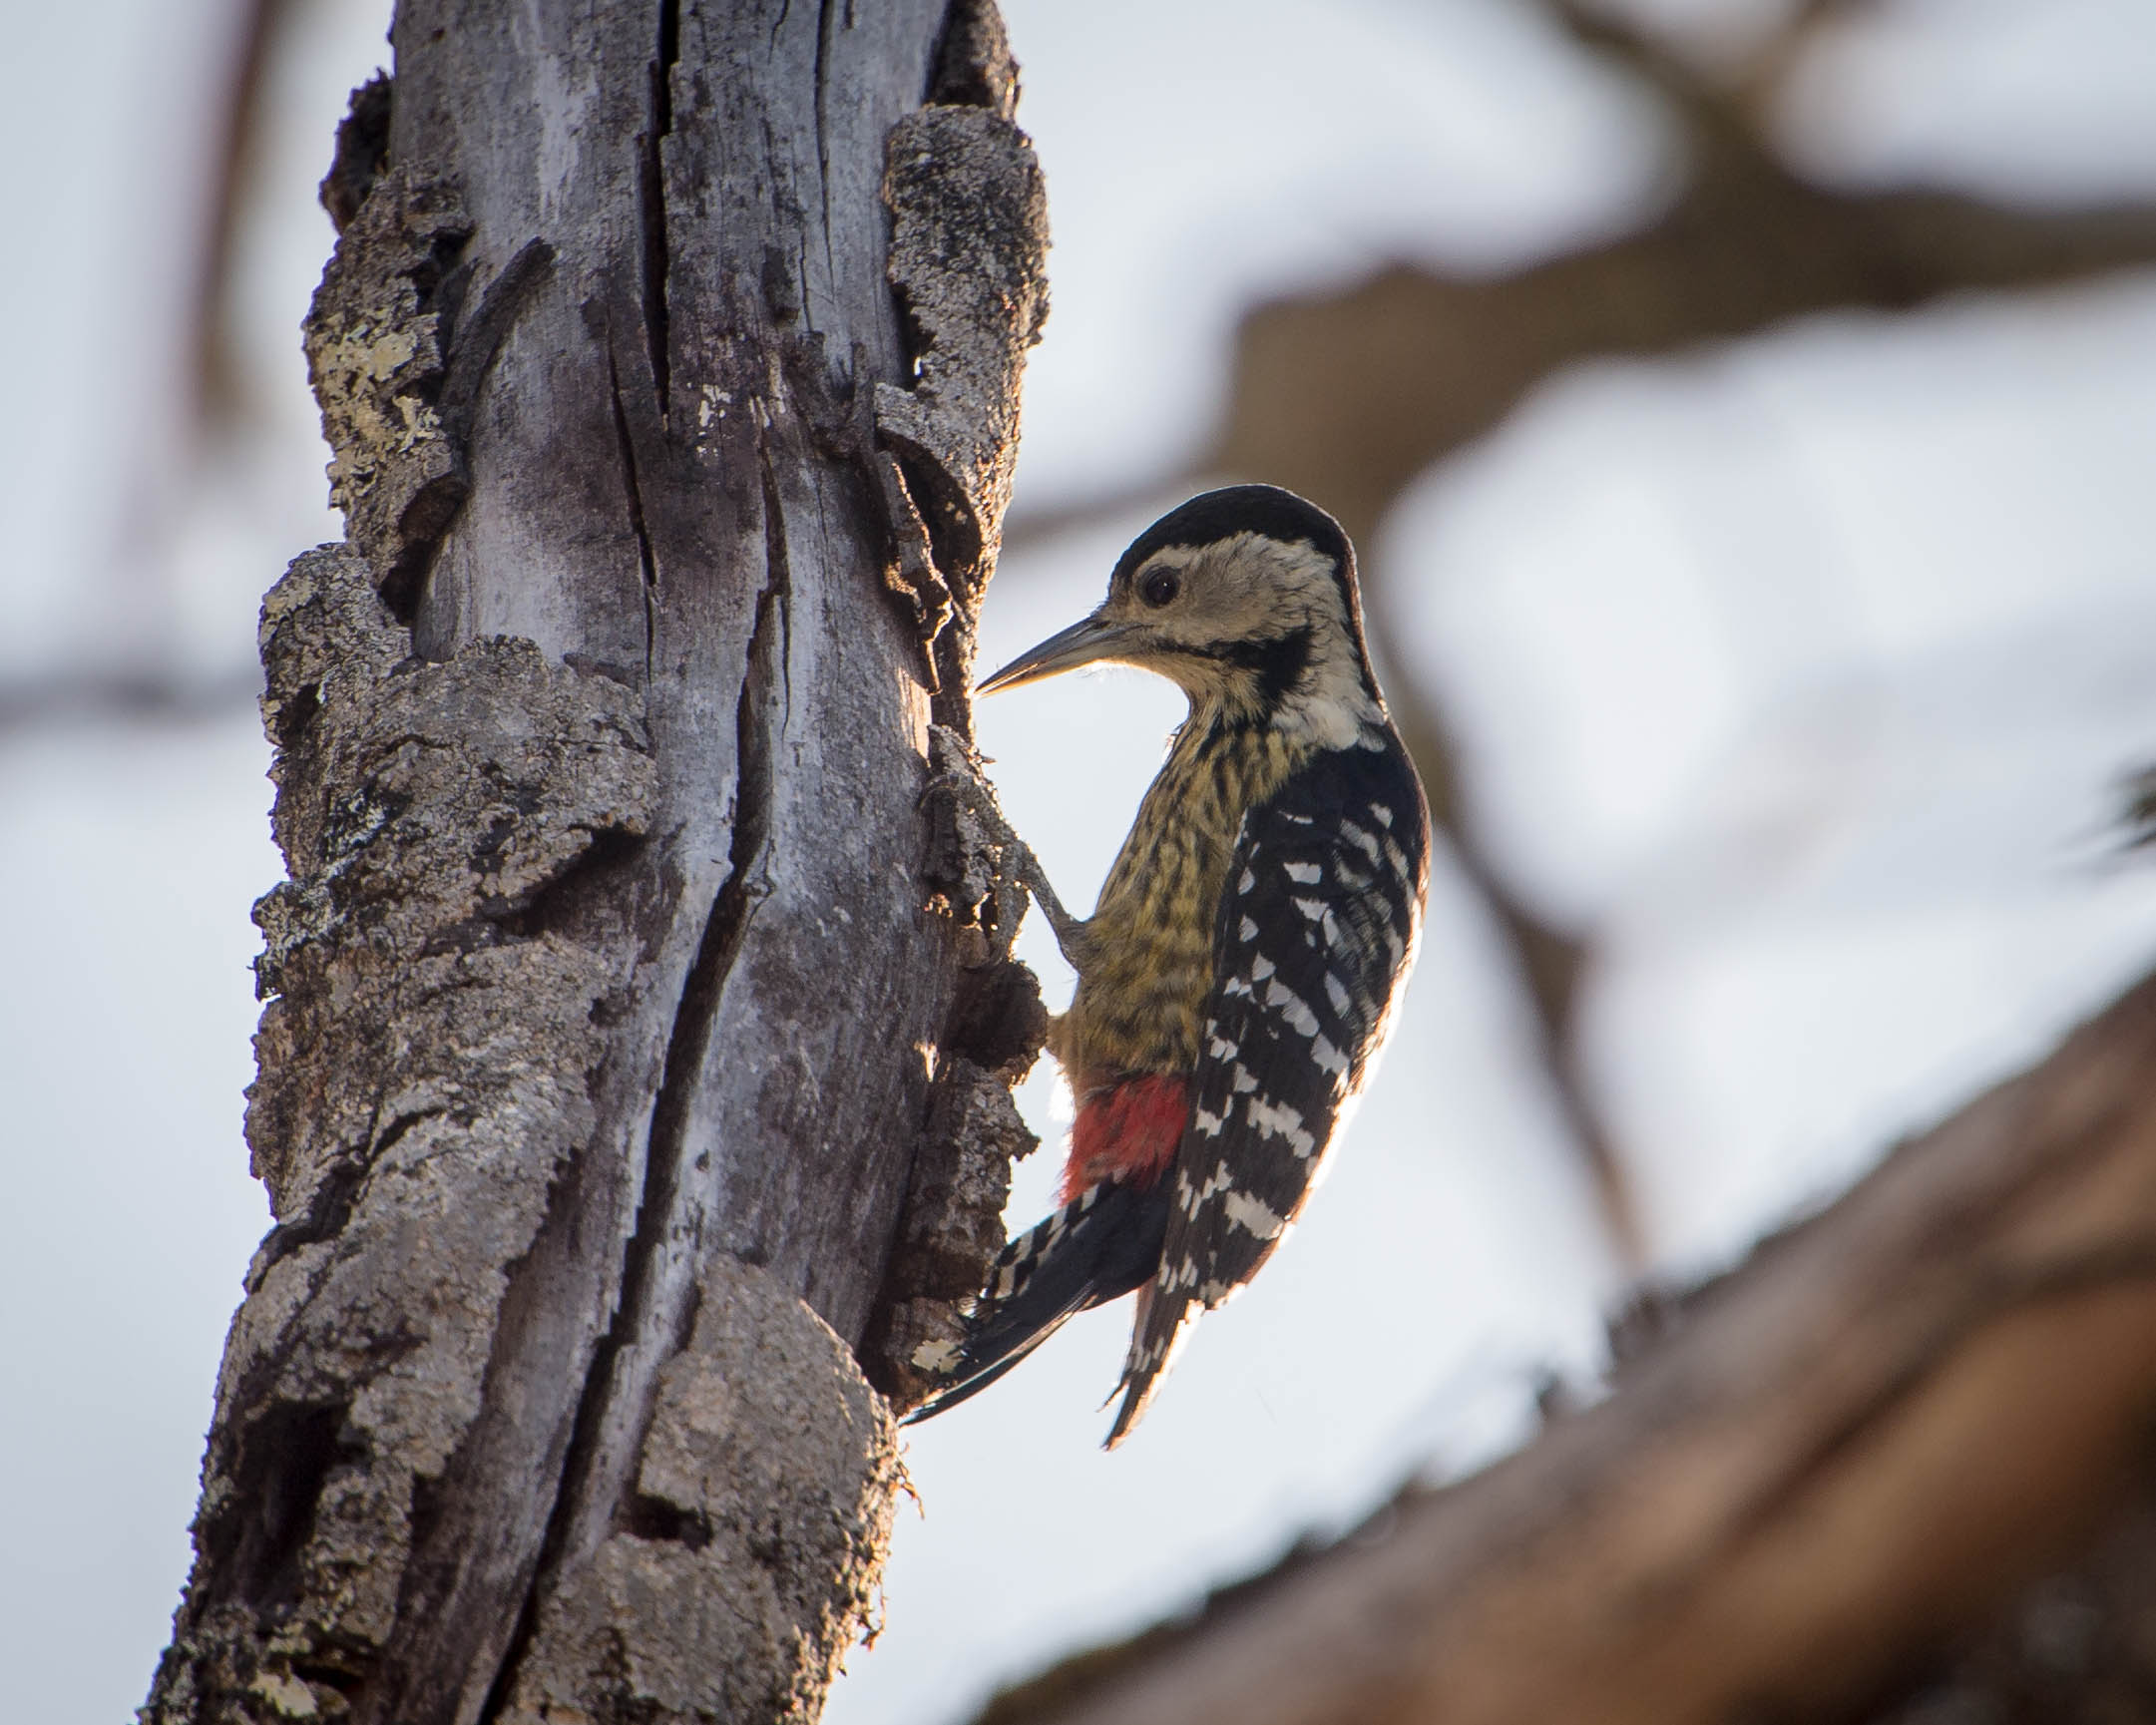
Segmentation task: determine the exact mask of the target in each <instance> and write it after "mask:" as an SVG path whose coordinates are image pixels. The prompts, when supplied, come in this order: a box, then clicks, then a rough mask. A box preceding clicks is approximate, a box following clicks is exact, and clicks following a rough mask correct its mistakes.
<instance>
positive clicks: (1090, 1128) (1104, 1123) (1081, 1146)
mask: <svg viewBox="0 0 2156 1725" xmlns="http://www.w3.org/2000/svg"><path fill="white" fill-rule="evenodd" d="M1189 1118H1190V1085H1189V1082H1188V1080H1187V1079H1184V1078H1178V1077H1173V1076H1169V1075H1163V1074H1158V1073H1152V1074H1147V1075H1146V1076H1145V1077H1143V1078H1123V1079H1120V1080H1118V1081H1116V1082H1113V1083H1106V1084H1101V1085H1098V1086H1097V1087H1095V1088H1093V1089H1090V1090H1087V1091H1086V1092H1085V1096H1084V1099H1083V1100H1081V1101H1080V1102H1079V1103H1078V1120H1077V1123H1076V1124H1074V1125H1073V1126H1072V1128H1071V1159H1070V1160H1069V1161H1068V1162H1066V1163H1065V1164H1064V1171H1063V1189H1062V1191H1061V1193H1060V1194H1059V1199H1058V1201H1059V1202H1062V1203H1067V1204H1068V1203H1069V1202H1071V1200H1072V1199H1074V1198H1076V1197H1077V1196H1078V1194H1079V1193H1080V1192H1082V1191H1084V1190H1085V1188H1086V1187H1087V1186H1090V1185H1093V1184H1095V1183H1097V1182H1098V1181H1100V1180H1104V1179H1111V1178H1112V1179H1118V1180H1122V1181H1124V1182H1126V1183H1127V1184H1130V1185H1135V1186H1149V1185H1151V1184H1152V1183H1153V1181H1155V1180H1157V1179H1158V1178H1159V1177H1160V1175H1161V1174H1162V1172H1163V1171H1164V1170H1165V1169H1166V1168H1167V1166H1168V1164H1169V1163H1170V1162H1172V1161H1174V1159H1175V1151H1176V1149H1177V1147H1178V1146H1179V1145H1180V1144H1181V1143H1182V1141H1183V1127H1184V1125H1185V1124H1186V1123H1188V1121H1189Z"/></svg>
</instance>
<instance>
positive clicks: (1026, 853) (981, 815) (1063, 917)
mask: <svg viewBox="0 0 2156 1725" xmlns="http://www.w3.org/2000/svg"><path fill="white" fill-rule="evenodd" d="M936 792H942V793H943V794H945V795H948V796H950V797H951V798H952V799H953V800H954V801H955V802H957V803H958V804H959V805H961V806H962V807H964V808H965V809H966V810H967V812H968V813H970V814H971V815H972V816H973V817H974V819H975V820H976V821H978V822H979V823H980V825H981V828H982V833H983V837H985V838H986V840H987V841H988V843H989V844H991V845H993V846H994V847H995V848H996V849H997V850H998V851H1000V852H1001V853H1002V858H1001V863H1002V866H1001V867H1000V868H999V870H998V871H997V882H996V893H997V900H998V903H997V912H998V918H997V920H998V923H999V925H1000V926H1003V927H1007V928H1009V929H1011V930H1012V931H1013V932H1014V933H1015V932H1016V931H1017V927H1018V918H1019V916H1020V915H1023V914H1024V906H1023V904H1020V905H1016V906H1013V907H1011V908H1012V909H1013V911H1014V913H1015V914H1013V915H1012V916H1011V917H1010V918H1009V919H1008V920H1006V919H1005V917H1004V915H1003V912H1004V909H1005V906H1004V903H1003V892H1004V890H1005V889H1006V888H1007V887H1013V888H1017V889H1018V890H1020V891H1021V892H1023V893H1026V894H1030V895H1031V896H1032V898H1033V901H1034V903H1036V904H1037V905H1039V906H1040V907H1041V914H1042V915H1043V916H1044V917H1046V918H1047V919H1048V924H1049V927H1050V929H1051V930H1053V931H1054V933H1055V936H1056V944H1057V945H1058V946H1059V947H1060V948H1062V950H1063V955H1064V957H1065V959H1067V960H1068V961H1070V963H1071V964H1072V966H1073V968H1074V969H1075V968H1076V967H1077V964H1078V959H1077V956H1076V955H1077V943H1078V935H1079V934H1080V932H1081V931H1082V930H1083V929H1084V926H1085V925H1084V924H1083V923H1082V922H1081V921H1080V920H1079V919H1078V918H1077V917H1074V916H1073V915H1072V914H1071V913H1070V912H1069V911H1068V910H1066V909H1065V908H1064V904H1063V900H1062V899H1060V898H1059V897H1057V895H1056V889H1055V888H1054V887H1053V886H1051V885H1050V884H1049V878H1048V871H1047V870H1046V869H1045V868H1043V867H1042V866H1041V859H1040V858H1039V857H1038V856H1036V855H1035V854H1034V849H1033V846H1031V845H1030V844H1028V843H1027V842H1026V841H1025V840H1024V839H1022V838H1020V837H1019V835H1018V832H1017V829H1016V828H1014V827H1013V826H1012V825H1011V821H1010V817H1009V816H1007V815H1006V814H1005V813H1004V812H1003V804H1002V803H1001V802H1000V801H998V799H997V796H996V787H995V786H994V785H992V784H990V783H989V781H988V778H987V776H986V775H985V774H984V773H983V772H982V771H981V766H980V761H979V757H978V756H977V755H976V754H975V752H974V750H973V748H972V747H971V746H970V745H969V744H968V743H967V741H966V739H965V738H964V737H962V736H960V735H959V734H958V732H956V731H954V730H952V729H951V728H950V727H949V726H948V725H940V724H932V725H930V726H929V778H928V782H927V783H926V784H925V785H924V786H923V787H922V790H921V796H922V799H923V800H926V799H927V798H928V797H929V796H930V795H932V794H934V793H936Z"/></svg>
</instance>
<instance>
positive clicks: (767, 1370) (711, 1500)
mask: <svg viewBox="0 0 2156 1725" xmlns="http://www.w3.org/2000/svg"><path fill="white" fill-rule="evenodd" d="M698 1287H699V1295H700V1298H699V1300H698V1304H697V1311H696V1319H695V1325H694V1329H693V1332H692V1333H691V1335H690V1337H689V1340H688V1344H687V1346H686V1347H684V1348H683V1349H682V1350H681V1351H680V1352H679V1353H678V1354H676V1355H675V1356H674V1357H673V1358H672V1359H671V1360H670V1361H668V1362H667V1364H666V1366H665V1367H664V1368H663V1370H662V1371H661V1372H660V1374H659V1383H658V1398H657V1404H656V1406H655V1408H654V1409H653V1411H652V1418H651V1427H650V1431H649V1434H648V1436H647V1438H646V1440H645V1444H644V1451H643V1458H642V1462H641V1465H640V1467H639V1470H638V1474H637V1480H636V1496H635V1498H634V1500H633V1501H632V1503H631V1506H630V1510H629V1513H628V1515H627V1516H626V1517H625V1518H624V1522H623V1524H622V1525H621V1526H620V1527H619V1528H618V1529H617V1530H616V1531H615V1532H613V1533H612V1534H611V1535H610V1536H609V1537H608V1539H607V1540H606V1542H605V1544H604V1545H603V1546H602V1547H601V1549H600V1550H599V1552H598V1553H597V1555H596V1556H595V1557H594V1558H593V1559H592V1560H591V1561H590V1562H588V1563H586V1564H584V1565H582V1566H581V1568H580V1569H579V1571H578V1573H577V1576H576V1577H575V1579H574V1581H573V1582H572V1584H571V1585H570V1586H568V1587H567V1588H565V1589H563V1590H560V1591H557V1592H556V1593H554V1594H553V1595H552V1596H551V1597H550V1598H549V1599H548V1601H547V1603H546V1605H545V1607H544V1609H543V1610H542V1611H541V1613H540V1617H539V1620H538V1624H537V1626H536V1629H535V1631H534V1634H533V1637H532V1640H531V1643H530V1645H529V1647H528V1648H527V1649H526V1650H525V1652H524V1655H523V1657H522V1658H521V1660H520V1661H519V1662H518V1669H517V1677H516V1683H515V1686H514V1688H513V1690H512V1691H511V1693H510V1696H509V1700H508V1703H507V1705H506V1707H505V1708H504V1710H503V1711H502V1712H501V1713H500V1715H499V1716H498V1717H499V1720H500V1721H501V1725H582V1722H583V1721H586V1720H589V1719H591V1718H593V1717H594V1716H595V1713H596V1715H597V1716H599V1717H602V1718H622V1719H696V1720H734V1719H739V1720H751V1719H753V1720H771V1721H798V1722H803V1725H805V1722H806V1721H810V1720H813V1719H814V1718H815V1717H816V1715H817V1713H818V1712H819V1711H820V1710H821V1707H822V1702H823V1696H824V1692H825V1690H826V1689H827V1688H828V1687H829V1685H830V1683H831V1680H832V1678H833V1677H835V1676H836V1675H837V1672H838V1666H839V1662H840V1659H841V1657H842V1655H843V1652H844V1649H845V1647H846V1645H847V1643H848V1641H849V1640H850V1639H851V1638H852V1634H853V1630H854V1626H855V1625H856V1624H857V1623H859V1622H861V1621H862V1620H863V1619H865V1618H866V1617H867V1615H868V1613H869V1610H870V1607H871V1604H872V1602H873V1601H872V1595H873V1590H874V1587H875V1582H876V1577H877V1575H878V1573H879V1571H880V1570H881V1568H882V1563H883V1550H884V1545H885V1543H886V1542H887V1541H888V1539H889V1537H890V1524H891V1507H892V1501H893V1498H894V1495H895V1493H896V1491H897V1489H898V1480H899V1467H898V1451H897V1444H896V1440H895V1436H894V1433H893V1429H892V1425H891V1417H890V1414H889V1412H888V1411H887V1410H886V1409H885V1407H884V1406H883V1403H882V1401H881V1399H880V1398H879V1397H878V1396H877V1395H876V1394H875V1392H874V1391H872V1390H871V1389H870V1388H869V1387H868V1384H867V1383H866V1382H865V1381H864V1380H863V1378H862V1376H861V1372H860V1368H859V1367H858V1366H857V1365H855V1363H854V1359H853V1355H852V1352H851V1351H850V1350H849V1349H848V1348H847V1347H846V1345H845V1344H844V1343H843V1342H841V1341H840V1340H839V1339H838V1337H837V1336H835V1335H834V1334H832V1332H831V1330H830V1328H829V1327H828V1326H827V1325H825V1324H824V1323H823V1322H822V1320H821V1319H819V1318H818V1317H817V1316H816V1315H815V1313H813V1312H811V1311H810V1310H809V1309H808V1308H807V1307H806V1306H805V1305H803V1304H802V1303H801V1302H800V1301H799V1300H797V1299H795V1298H794V1297H793V1296H792V1295H791V1294H789V1293H788V1292H786V1291H785V1290H784V1289H783V1288H780V1287H778V1286H777V1285H776V1284H775V1283H774V1282H773V1281H772V1280H771V1278H770V1277H769V1276H767V1275H766V1274H765V1273H764V1272H763V1271H761V1270H759V1269H757V1268H755V1267H754V1266H752V1265H749V1264H744V1263H742V1262H741V1261H740V1260H739V1259H738V1258H735V1257H733V1256H732V1255H731V1254H729V1253H725V1252H718V1253H714V1254H713V1255H712V1256H711V1257H710V1258H709V1259H708V1260H707V1261H706V1262H705V1265H704V1268H703V1273H702V1276H701V1278H700V1281H699V1284H698ZM780 1433H783V1434H786V1441H785V1442H774V1441H773V1436H774V1434H780ZM659 1613H670V1616H669V1618H668V1620H667V1621H666V1626H665V1632H664V1633H663V1634H649V1633H638V1632H636V1631H638V1630H639V1629H641V1628H643V1627H644V1626H647V1625H648V1624H650V1623H651V1622H652V1621H653V1619H654V1616H655V1615H656V1614H659ZM594 1673H599V1674H601V1676H600V1681H599V1682H598V1683H597V1684H595V1683H594V1680H593V1674H594Z"/></svg>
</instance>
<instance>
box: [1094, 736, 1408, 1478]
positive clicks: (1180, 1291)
mask: <svg viewBox="0 0 2156 1725" xmlns="http://www.w3.org/2000/svg"><path fill="white" fill-rule="evenodd" d="M1429 842H1430V835H1429V816H1428V814H1427V812H1426V810H1425V808H1424V804H1423V794H1422V786H1421V784H1420V783H1419V782H1418V781H1417V779H1416V777H1415V772H1414V768H1413V767H1411V766H1410V765H1409V764H1408V761H1407V757H1406V755H1405V753H1404V752H1402V751H1401V749H1400V745H1399V744H1398V742H1397V741H1392V740H1391V739H1388V746H1387V747H1386V749H1385V750H1384V751H1383V752H1379V751H1375V750H1369V749H1345V750H1338V751H1329V752H1327V753H1325V754H1322V755H1319V756H1318V757H1317V758H1316V759H1315V760H1313V761H1312V762H1311V763H1310V764H1309V765H1308V766H1306V767H1304V768H1303V769H1302V770H1301V771H1300V772H1298V773H1296V774H1295V776H1294V777H1292V778H1290V779H1289V780H1288V782H1287V784H1286V785H1284V786H1283V787H1282V788H1281V790H1280V792H1279V794H1278V795H1276V796H1275V797H1274V798H1273V799H1272V800H1271V801H1270V802H1267V803H1264V804H1262V805H1260V806H1259V807H1257V808H1254V809H1252V810H1251V811H1250V812H1249V813H1248V814H1247V815H1246V816H1245V817H1244V820H1243V828H1242V833H1241V836H1240V838H1239V839H1238V841H1237V844H1236V848H1235V857H1234V860H1233V861H1232V862H1231V863H1230V864H1229V867H1228V881H1227V889H1226V891H1225V893H1224V894H1223V895H1222V900H1221V906H1220V916H1219V922H1218V925H1217V927H1216V930H1215V935H1214V944H1213V952H1214V971H1213V991H1212V995H1211V997H1210V999H1209V1000H1208V1002H1207V1006H1206V1020H1207V1022H1206V1027H1205V1046H1204V1048H1203V1050H1202V1051H1201V1052H1200V1054H1199V1058H1198V1069H1197V1073H1196V1075H1195V1078H1193V1080H1192V1083H1191V1090H1190V1095H1191V1115H1190V1125H1189V1127H1188V1128H1187V1129H1186V1130H1185V1132H1184V1134H1183V1141H1182V1144H1181V1147H1180V1148H1179V1149H1178V1150H1177V1152H1176V1158H1175V1166H1174V1168H1173V1170H1172V1171H1171V1172H1170V1173H1169V1175H1168V1177H1167V1180H1166V1181H1165V1182H1164V1183H1165V1184H1166V1186H1167V1188H1168V1191H1169V1195H1170V1204H1169V1208H1168V1215H1167V1232H1166V1237H1165V1239H1164V1241H1163V1243H1162V1249H1161V1254H1160V1266H1159V1269H1158V1271H1157V1272H1156V1274H1155V1277H1154V1280H1153V1284H1152V1286H1151V1288H1150V1289H1149V1290H1148V1291H1147V1292H1148V1297H1147V1298H1146V1299H1144V1300H1143V1301H1142V1302H1141V1306H1140V1312H1139V1318H1138V1324H1137V1328H1136V1331H1135V1333H1134V1334H1133V1335H1132V1337H1131V1341H1130V1356H1129V1358H1128V1360H1127V1361H1126V1362H1125V1363H1124V1367H1123V1386H1124V1395H1123V1403H1122V1407H1121V1409H1120V1410H1119V1412H1118V1413H1117V1415H1116V1418H1115V1425H1114V1429H1113V1430H1112V1431H1111V1432H1110V1433H1109V1434H1108V1444H1109V1446H1110V1447H1111V1448H1112V1447H1113V1446H1114V1445H1115V1444H1116V1443H1117V1442H1118V1441H1119V1440H1120V1439H1121V1438H1122V1437H1123V1435H1124V1434H1125V1433H1126V1432H1128V1431H1129V1430H1130V1428H1131V1427H1132V1426H1133V1425H1134V1424H1136V1422H1137V1420H1138V1418H1139V1417H1140V1416H1141V1415H1142V1414H1143V1412H1144V1409H1145V1404H1146V1402H1147V1401H1148V1400H1149V1399H1150V1397H1151V1394H1152V1390H1153V1386H1154V1385H1155V1384H1156V1383H1157V1382H1158V1380H1159V1377H1160V1375H1161V1373H1162V1372H1163V1371H1164V1370H1165V1369H1166V1367H1167V1364H1168V1361H1169V1359H1170V1357H1171V1355H1172V1353H1173V1351H1174V1347H1175V1344H1176V1342H1177V1340H1178V1338H1179V1336H1180V1334H1181V1333H1182V1331H1183V1329H1184V1327H1185V1326H1186V1324H1187V1323H1188V1321H1189V1320H1190V1319H1191V1318H1193V1317H1195V1316H1196V1313H1197V1311H1198V1310H1199V1309H1202V1308H1203V1307H1208V1306H1217V1305H1218V1304H1219V1303H1220V1302H1221V1301H1222V1300H1224V1299H1226V1298H1227V1297H1228V1295H1229V1294H1231V1293H1233V1292H1234V1291H1235V1289H1237V1288H1238V1287H1240V1286H1241V1285H1242V1284H1243V1283H1245V1282H1247V1281H1248V1280H1249V1279H1250V1278H1251V1277H1252V1276H1253V1275H1255V1274H1256V1273H1257V1271H1258V1269H1259V1268H1260V1267H1261V1266H1262V1265H1263V1264H1264V1262H1265V1260H1266V1259H1267V1258H1268V1257H1270V1256H1271V1255H1272V1251H1273V1248H1274V1247H1275V1246H1277V1245H1278V1244H1279V1243H1280V1240H1281V1238H1282V1236H1283V1235H1285V1234H1286V1232H1287V1230H1288V1229H1289V1228H1290V1227H1291V1226H1292V1225H1293V1224H1294V1222H1295V1219H1296V1217H1297V1216H1298V1215H1299V1214H1300V1213H1301V1211H1302V1207H1303V1202H1304V1200H1305V1199H1306V1198H1307V1197H1308V1196H1309V1195H1310V1190H1311V1187H1312V1186H1313V1185H1314V1184H1315V1183H1316V1180H1317V1176H1318V1173H1319V1171H1320V1169H1321V1167H1322V1166H1323V1163H1324V1158H1325V1154H1326V1152H1327V1150H1328V1149H1329V1148H1330V1147H1331V1143H1332V1137H1333V1132H1334V1128H1335V1127H1336V1126H1337V1124H1338V1123H1339V1118H1340V1112H1341V1109H1342V1107H1343V1105H1344V1104H1345V1103H1346V1102H1347V1100H1348V1099H1349V1098H1350V1097H1351V1096H1353V1095H1354V1094H1355V1093H1356V1092H1357V1091H1358V1090H1359V1089H1361V1088H1362V1084H1363V1079H1364V1077H1365V1075H1366V1074H1367V1072H1368V1069H1369V1064H1370V1061H1371V1058H1372V1057H1373V1056H1374V1055H1375V1054H1376V1052H1377V1050H1378V1049H1379V1048H1380V1047H1381V1046H1382V1045H1383V1043H1384V1040H1385V1032H1386V1028H1387V1023H1388V1021H1389V1019H1390V1017H1391V1015H1392V1010H1393V1003H1394V997H1395V995H1396V994H1397V992H1398V990H1399V986H1400V984H1401V982H1402V980H1403V979H1404V978H1405V976H1406V975H1407V970H1408V965H1409V962H1410V960H1411V958H1412V955H1413V953H1414V950H1415V941H1416V936H1417V933H1418V931H1419V929H1420V927H1421V921H1422V907H1423V890H1424V884H1425V880H1426V876H1427V872H1428V852H1429Z"/></svg>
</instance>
